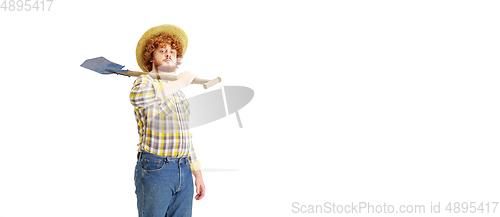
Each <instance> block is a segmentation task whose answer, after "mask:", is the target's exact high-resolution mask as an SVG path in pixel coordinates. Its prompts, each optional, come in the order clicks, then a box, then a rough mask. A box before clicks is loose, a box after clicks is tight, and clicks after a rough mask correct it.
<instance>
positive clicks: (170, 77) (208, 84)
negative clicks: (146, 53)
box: [116, 71, 222, 89]
mask: <svg viewBox="0 0 500 217" xmlns="http://www.w3.org/2000/svg"><path fill="white" fill-rule="evenodd" d="M116 73H117V74H122V75H127V76H134V77H139V76H141V75H147V74H149V72H137V71H127V72H116ZM161 79H162V80H167V81H177V76H175V75H161ZM221 81H222V79H221V78H220V77H217V78H215V79H212V80H208V79H201V78H195V79H194V80H193V82H191V84H203V88H205V89H207V88H209V87H211V86H214V85H216V84H217V83H220V82H221Z"/></svg>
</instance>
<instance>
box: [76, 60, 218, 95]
mask: <svg viewBox="0 0 500 217" xmlns="http://www.w3.org/2000/svg"><path fill="white" fill-rule="evenodd" d="M80 66H81V67H83V68H86V69H90V70H92V71H95V72H98V73H99V74H103V75H108V74H113V73H114V74H117V75H126V76H129V77H130V76H134V77H139V76H141V75H147V74H149V72H137V71H129V70H126V69H122V68H123V67H124V66H122V65H120V64H116V63H114V62H111V61H109V60H107V59H106V58H104V57H97V58H93V59H88V60H85V62H83V63H82V65H80ZM164 76H165V77H164ZM162 79H165V80H167V81H176V80H177V76H175V75H162ZM221 81H222V79H221V78H220V77H217V78H215V79H213V80H207V79H201V78H195V79H194V80H193V82H191V84H203V88H205V89H207V88H209V87H211V86H214V85H215V84H217V83H220V82H221Z"/></svg>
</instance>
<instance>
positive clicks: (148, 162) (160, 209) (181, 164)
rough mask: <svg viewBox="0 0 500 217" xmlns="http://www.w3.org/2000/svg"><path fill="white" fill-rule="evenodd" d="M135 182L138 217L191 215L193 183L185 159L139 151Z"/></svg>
mask: <svg viewBox="0 0 500 217" xmlns="http://www.w3.org/2000/svg"><path fill="white" fill-rule="evenodd" d="M134 181H135V194H136V195H137V210H138V211H139V217H165V216H168V217H186V216H191V213H192V207H193V196H194V185H193V177H192V173H191V168H190V164H189V159H188V158H170V157H162V156H158V155H155V154H151V153H147V152H141V153H140V155H139V159H138V160H137V164H136V166H135V174H134Z"/></svg>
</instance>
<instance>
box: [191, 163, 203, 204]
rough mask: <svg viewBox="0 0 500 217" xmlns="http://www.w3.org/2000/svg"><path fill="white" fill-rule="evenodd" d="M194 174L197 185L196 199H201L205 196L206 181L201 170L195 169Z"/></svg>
mask: <svg viewBox="0 0 500 217" xmlns="http://www.w3.org/2000/svg"><path fill="white" fill-rule="evenodd" d="M193 175H194V178H195V181H194V185H195V186H196V196H194V199H196V200H201V199H202V198H203V197H204V196H205V183H203V177H202V176H201V170H197V171H193Z"/></svg>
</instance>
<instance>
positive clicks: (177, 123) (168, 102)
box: [130, 25, 205, 217]
mask: <svg viewBox="0 0 500 217" xmlns="http://www.w3.org/2000/svg"><path fill="white" fill-rule="evenodd" d="M187 44H188V41H187V36H186V34H185V33H184V31H183V30H182V29H180V28H179V27H177V26H174V25H160V26H156V27H153V28H151V29H149V30H148V31H146V33H144V35H143V36H142V37H141V39H140V40H139V43H138V44H137V49H136V57H137V62H138V64H139V66H140V67H141V69H142V70H143V71H145V72H150V73H149V74H148V75H141V76H140V77H138V78H137V79H136V80H135V82H134V85H133V87H132V90H131V92H130V102H131V103H132V105H133V106H134V114H135V117H136V121H137V128H138V132H139V136H140V142H139V144H138V146H139V153H138V155H137V158H138V159H137V164H136V168H135V176H134V180H135V186H136V191H135V193H136V195H137V209H138V212H139V216H140V217H142V216H148V217H157V216H158V217H159V216H161V217H165V216H168V217H180V216H191V213H192V203H193V194H194V187H193V178H192V176H194V177H195V186H196V193H197V195H196V196H195V199H196V200H200V199H202V198H203V197H204V195H205V185H204V183H203V177H202V174H201V171H200V163H199V161H198V159H197V157H196V154H195V152H194V148H193V145H192V144H191V133H190V130H189V103H188V101H187V100H186V97H185V95H184V93H182V91H180V89H182V88H184V87H186V86H188V85H189V84H190V83H191V82H192V81H193V79H195V78H196V75H194V74H192V73H190V72H188V71H185V72H182V73H180V74H179V75H178V79H177V80H176V81H172V82H166V81H164V80H161V78H162V75H167V74H170V75H171V74H174V73H175V71H176V70H177V67H178V66H179V65H180V64H181V63H182V57H183V56H184V54H185V52H186V48H187ZM191 174H192V175H191Z"/></svg>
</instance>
